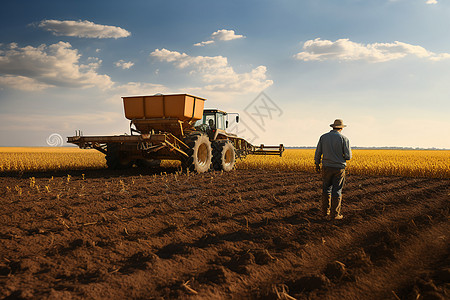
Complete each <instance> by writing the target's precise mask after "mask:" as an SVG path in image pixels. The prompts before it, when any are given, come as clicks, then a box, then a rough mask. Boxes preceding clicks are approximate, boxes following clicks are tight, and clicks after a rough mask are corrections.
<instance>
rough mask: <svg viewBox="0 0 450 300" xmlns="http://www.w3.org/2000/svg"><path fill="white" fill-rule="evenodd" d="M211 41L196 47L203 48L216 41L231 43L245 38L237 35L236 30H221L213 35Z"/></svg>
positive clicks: (197, 44)
mask: <svg viewBox="0 0 450 300" xmlns="http://www.w3.org/2000/svg"><path fill="white" fill-rule="evenodd" d="M210 38H211V40H208V41H204V42H200V43H196V44H194V46H200V47H203V46H205V45H209V44H213V43H214V42H215V41H231V40H236V39H243V38H245V36H243V35H240V34H235V33H234V30H227V29H220V30H217V31H216V32H213V33H212V34H211V37H210Z"/></svg>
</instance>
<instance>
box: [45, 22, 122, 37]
mask: <svg viewBox="0 0 450 300" xmlns="http://www.w3.org/2000/svg"><path fill="white" fill-rule="evenodd" d="M38 26H39V27H41V28H44V29H45V30H47V31H51V32H53V34H54V35H57V36H75V37H80V38H99V39H105V38H114V39H118V38H123V37H127V36H130V35H131V33H130V32H129V31H127V30H125V29H123V28H120V27H117V26H108V25H100V24H95V23H93V22H90V21H87V20H85V21H81V20H79V21H70V20H68V21H59V20H43V21H41V23H39V25H38Z"/></svg>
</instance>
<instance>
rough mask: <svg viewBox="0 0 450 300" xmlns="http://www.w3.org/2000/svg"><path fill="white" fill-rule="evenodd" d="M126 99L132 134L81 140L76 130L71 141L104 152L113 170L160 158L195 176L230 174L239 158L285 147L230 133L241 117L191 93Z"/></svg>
mask: <svg viewBox="0 0 450 300" xmlns="http://www.w3.org/2000/svg"><path fill="white" fill-rule="evenodd" d="M122 98H123V103H124V111H125V117H126V118H127V119H129V120H130V134H125V135H114V136H83V134H82V133H81V131H76V135H75V136H72V137H68V140H67V142H68V143H73V144H76V145H78V146H79V147H80V148H82V149H96V150H98V151H100V152H102V153H104V154H105V155H106V156H105V157H106V164H107V166H108V168H110V169H124V168H128V167H131V166H133V165H137V166H142V167H158V166H159V165H160V163H161V160H179V161H181V165H182V168H183V169H184V170H189V171H191V172H197V173H203V172H207V171H209V170H216V171H225V172H228V171H231V170H233V168H234V166H235V163H236V159H237V158H240V159H243V158H245V157H246V156H247V155H279V156H282V154H283V151H284V146H283V144H280V145H279V146H264V145H260V146H258V147H257V146H253V145H252V144H250V143H249V142H247V141H246V140H245V139H243V138H241V137H238V136H237V135H236V134H233V133H229V132H227V128H228V126H229V123H230V122H229V121H230V119H229V118H230V116H234V122H236V123H238V122H239V114H237V113H226V112H224V111H221V110H218V109H204V103H205V101H206V99H204V98H200V97H196V96H193V95H189V94H170V95H162V94H156V95H151V96H131V97H122Z"/></svg>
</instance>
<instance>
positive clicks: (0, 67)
mask: <svg viewBox="0 0 450 300" xmlns="http://www.w3.org/2000/svg"><path fill="white" fill-rule="evenodd" d="M80 57H81V55H80V54H78V51H77V50H76V49H72V46H71V45H70V44H69V43H66V42H59V43H56V44H53V45H49V46H47V45H44V44H43V45H40V46H39V47H33V46H25V47H23V48H20V47H19V46H18V45H17V44H16V43H11V44H9V47H8V46H6V47H4V49H0V78H1V79H0V83H1V84H2V85H6V86H9V87H11V88H19V89H22V90H23V89H25V90H42V89H44V88H48V87H52V86H57V87H74V88H89V87H99V88H101V89H106V88H109V87H111V86H112V85H113V82H112V81H111V78H110V77H109V76H107V75H100V74H98V73H97V69H98V67H99V66H100V64H101V60H99V59H97V58H89V59H88V61H87V62H86V63H85V64H81V63H80V62H79V60H80ZM21 84H24V86H22V87H21V86H20V85H21Z"/></svg>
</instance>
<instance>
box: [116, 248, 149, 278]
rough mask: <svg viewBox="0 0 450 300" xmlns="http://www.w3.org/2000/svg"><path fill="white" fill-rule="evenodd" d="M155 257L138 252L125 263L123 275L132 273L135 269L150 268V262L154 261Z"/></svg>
mask: <svg viewBox="0 0 450 300" xmlns="http://www.w3.org/2000/svg"><path fill="white" fill-rule="evenodd" d="M154 259H155V255H154V254H152V253H144V252H142V251H141V252H137V253H135V254H133V255H131V256H130V257H129V258H128V259H127V260H125V261H124V265H123V267H121V268H120V270H119V271H120V272H121V273H125V274H127V273H131V272H132V271H133V270H134V269H138V270H145V269H148V268H149V262H152V261H154Z"/></svg>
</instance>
